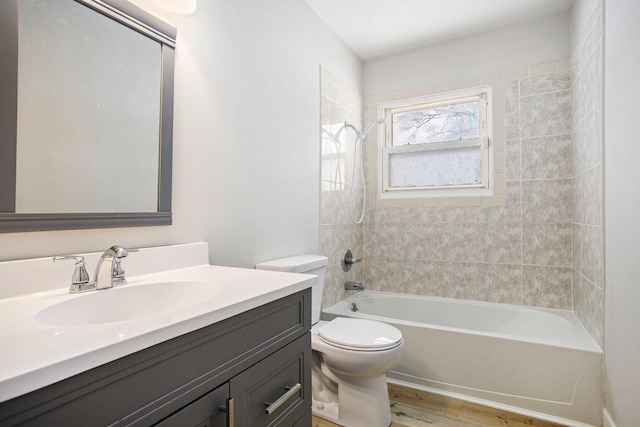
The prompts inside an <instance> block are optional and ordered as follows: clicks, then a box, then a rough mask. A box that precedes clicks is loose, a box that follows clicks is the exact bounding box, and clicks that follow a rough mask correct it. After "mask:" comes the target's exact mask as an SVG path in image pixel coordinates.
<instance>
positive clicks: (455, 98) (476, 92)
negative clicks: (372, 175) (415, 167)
mask: <svg viewBox="0 0 640 427" xmlns="http://www.w3.org/2000/svg"><path fill="white" fill-rule="evenodd" d="M473 100H479V101H480V102H479V103H478V117H479V121H480V123H479V126H480V129H479V131H480V136H479V137H478V138H474V139H466V140H454V141H444V142H433V143H425V144H412V145H403V146H397V147H394V146H393V145H392V144H393V141H392V138H393V135H392V133H393V123H392V120H393V114H395V113H402V112H405V111H411V110H418V109H424V108H428V107H436V106H439V105H447V104H453V103H461V102H465V101H473ZM483 101H484V102H483ZM378 117H384V119H385V126H384V128H383V127H380V130H379V132H378V148H379V149H378V153H379V154H378V198H379V199H406V198H424V197H466V196H491V195H493V187H494V181H495V180H494V176H493V146H492V144H491V135H492V123H491V87H490V86H486V87H477V88H470V89H464V90H458V91H451V92H446V93H440V94H434V95H429V96H422V97H418V98H411V99H402V100H397V101H393V102H385V103H382V104H379V105H378ZM464 147H480V148H481V149H480V153H481V159H480V162H481V174H480V175H481V182H480V183H479V184H466V185H443V186H421V187H390V185H389V161H390V157H391V155H392V154H396V153H412V152H422V151H433V150H442V149H455V148H464Z"/></svg>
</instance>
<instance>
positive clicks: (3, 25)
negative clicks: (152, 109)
mask: <svg viewBox="0 0 640 427" xmlns="http://www.w3.org/2000/svg"><path fill="white" fill-rule="evenodd" d="M18 1H20V0H2V1H0V93H1V94H2V96H0V186H1V192H2V193H3V195H0V208H2V210H3V211H5V212H6V211H8V210H9V209H7V207H6V206H2V205H3V204H6V203H13V204H14V209H15V188H16V185H15V184H16V144H17V141H16V139H17V118H18V117H17V114H18ZM74 1H76V2H77V3H80V4H82V5H85V6H87V7H89V8H90V9H92V10H94V11H95V12H96V13H100V14H102V15H104V16H106V17H108V18H110V19H113V20H114V21H116V22H118V23H120V24H121V25H123V26H125V27H127V28H129V29H131V30H133V31H137V32H139V33H141V34H143V35H145V36H147V37H149V38H151V39H153V40H155V41H157V42H158V43H160V45H161V55H162V59H161V61H162V62H161V64H162V71H161V73H162V77H161V79H162V87H161V88H160V89H161V91H162V93H161V96H160V102H161V105H160V114H161V119H160V126H161V129H160V141H159V144H160V159H159V164H158V167H159V176H158V182H159V188H158V210H157V211H156V212H107V213H51V214H48V213H47V214H29V213H0V233H10V232H22V231H44V230H71V229H87V228H111V227H139V226H159V225H171V221H172V219H171V168H172V150H173V148H172V147H173V77H174V62H175V40H176V29H175V28H173V27H171V26H170V25H168V24H166V23H165V22H163V21H161V20H159V19H158V18H156V17H154V16H152V15H150V14H149V13H147V12H145V11H143V10H142V9H140V8H138V7H136V6H134V5H132V4H130V3H128V2H126V1H124V0H74ZM5 201H8V202H5Z"/></svg>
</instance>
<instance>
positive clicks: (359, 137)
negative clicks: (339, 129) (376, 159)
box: [344, 118, 385, 224]
mask: <svg viewBox="0 0 640 427" xmlns="http://www.w3.org/2000/svg"><path fill="white" fill-rule="evenodd" d="M384 122H385V119H384V118H380V119H376V120H374V121H372V122H371V123H369V124H368V125H367V127H365V128H364V131H362V132H360V131H359V130H358V129H357V128H356V127H355V126H353V125H352V124H350V123H348V122H344V128H345V129H346V128H348V127H349V128H351V129H353V131H354V132H355V133H356V141H355V145H354V153H353V172H352V174H351V193H350V197H349V215H350V216H351V222H353V223H354V224H360V223H361V222H362V220H363V219H364V211H365V207H366V204H367V187H366V183H365V180H364V161H363V157H364V156H363V154H364V153H363V148H364V147H363V145H364V139H365V138H366V137H367V134H368V133H369V131H370V130H371V128H372V127H373V126H375V125H378V124H382V123H384ZM358 142H360V176H361V180H362V207H361V211H360V217H359V218H358V219H355V218H354V216H353V189H354V184H355V176H356V161H357V158H358Z"/></svg>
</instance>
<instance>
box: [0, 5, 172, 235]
mask: <svg viewBox="0 0 640 427" xmlns="http://www.w3.org/2000/svg"><path fill="white" fill-rule="evenodd" d="M3 3H4V4H3V5H1V6H0V26H3V27H4V26H5V24H7V26H8V27H10V29H7V28H6V27H5V29H3V30H0V33H2V34H0V36H6V35H8V36H9V37H8V38H4V37H3V38H2V40H5V41H2V42H0V50H1V52H0V53H2V54H5V53H9V54H10V55H7V56H5V55H3V57H5V59H4V60H2V63H0V72H1V73H2V75H1V77H2V78H3V79H5V77H8V79H7V80H9V81H11V80H13V84H7V83H6V81H5V83H4V84H3V87H0V89H6V88H8V89H10V93H12V94H13V95H14V96H15V104H13V107H12V103H11V102H7V101H5V102H3V101H0V111H1V112H2V113H3V115H4V113H5V112H9V113H13V115H12V116H13V117H12V119H13V122H12V123H11V122H9V121H8V120H7V119H6V118H5V119H3V122H2V123H0V124H2V125H3V127H4V125H7V124H8V123H9V124H12V125H13V129H12V130H13V132H1V133H0V156H2V157H3V159H2V160H1V161H0V163H2V165H0V166H5V165H6V166H8V169H9V173H7V172H6V171H5V172H4V173H3V175H4V176H3V177H2V178H7V181H6V182H7V183H9V184H10V185H4V184H3V186H2V188H1V189H0V212H3V213H2V214H0V231H24V230H42V229H63V228H94V227H112V226H138V225H161V224H170V223H171V209H170V202H171V200H170V195H171V188H170V185H171V138H172V135H171V134H172V124H171V122H172V103H173V46H174V45H173V43H174V40H175V29H173V28H171V27H169V26H167V25H166V24H164V23H162V22H160V21H158V20H157V19H156V18H154V17H152V16H150V15H148V14H146V13H145V12H143V11H141V10H140V9H138V8H136V7H135V6H133V5H131V4H129V3H127V2H124V1H121V0H109V1H94V0H11V1H8V2H5V1H4V0H3ZM123 13H124V14H125V15H123ZM11 18H13V19H14V20H15V21H17V24H16V23H15V21H14V22H13V23H12V21H11ZM16 18H17V19H16ZM12 39H15V40H12ZM12 41H15V43H12ZM14 45H15V46H14ZM16 106H17V107H16ZM12 108H13V110H12ZM11 133H13V136H11V135H9V134H11ZM9 159H12V160H9Z"/></svg>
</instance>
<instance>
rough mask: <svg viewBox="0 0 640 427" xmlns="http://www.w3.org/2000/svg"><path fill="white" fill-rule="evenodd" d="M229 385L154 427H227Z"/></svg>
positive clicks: (208, 394)
mask: <svg viewBox="0 0 640 427" xmlns="http://www.w3.org/2000/svg"><path fill="white" fill-rule="evenodd" d="M229 398H230V397H229V383H225V384H224V385H221V386H220V387H218V388H216V389H215V390H213V391H210V392H209V393H207V394H205V395H204V396H202V397H201V398H199V399H198V400H196V401H195V402H193V403H190V404H189V405H187V406H186V407H184V408H182V409H181V410H179V411H178V412H176V413H175V414H172V415H170V416H169V417H167V418H166V419H164V420H163V421H160V422H159V423H157V424H156V427H218V426H227V425H228V424H231V423H228V422H227V416H228V415H227V405H228V402H229Z"/></svg>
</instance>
